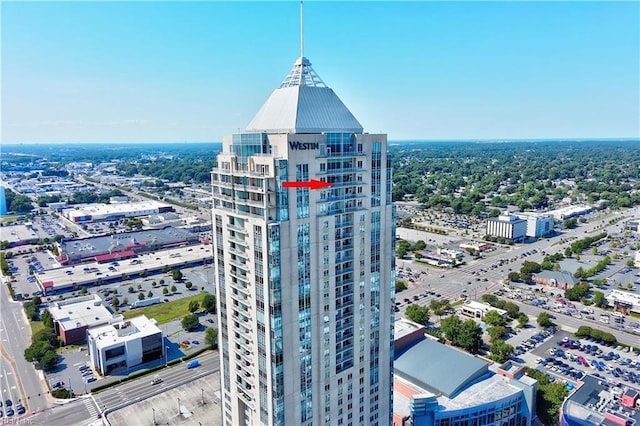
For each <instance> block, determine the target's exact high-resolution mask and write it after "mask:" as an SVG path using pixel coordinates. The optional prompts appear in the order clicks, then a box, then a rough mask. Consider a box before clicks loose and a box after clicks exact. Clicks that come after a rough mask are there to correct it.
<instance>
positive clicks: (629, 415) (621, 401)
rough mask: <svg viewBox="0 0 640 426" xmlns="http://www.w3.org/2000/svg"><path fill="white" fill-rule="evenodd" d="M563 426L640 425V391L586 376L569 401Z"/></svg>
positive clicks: (564, 411) (563, 417) (561, 418)
mask: <svg viewBox="0 0 640 426" xmlns="http://www.w3.org/2000/svg"><path fill="white" fill-rule="evenodd" d="M559 420H560V421H559V424H560V426H591V425H593V426H613V425H625V426H632V425H638V424H640V389H639V388H637V387H634V386H632V385H629V384H622V383H613V382H610V381H608V380H607V379H604V378H601V377H595V376H591V375H589V376H585V377H583V378H582V379H581V381H580V382H578V386H577V387H576V390H575V391H574V392H573V393H572V394H571V395H569V397H567V399H565V401H564V403H563V404H562V408H561V410H560V419H559Z"/></svg>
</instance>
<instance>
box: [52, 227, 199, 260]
mask: <svg viewBox="0 0 640 426" xmlns="http://www.w3.org/2000/svg"><path fill="white" fill-rule="evenodd" d="M198 241H199V240H198V236H197V235H195V234H193V233H191V232H189V231H187V230H185V229H179V228H173V227H171V226H167V227H165V228H163V229H152V230H144V231H132V232H121V233H116V234H111V235H101V236H96V237H89V238H81V239H75V240H63V241H61V242H60V243H58V252H59V253H60V255H59V256H58V262H60V263H61V264H63V265H64V264H70V263H78V262H86V261H94V260H100V259H98V257H100V256H103V255H108V259H105V260H104V261H111V260H118V259H117V258H120V259H126V258H130V257H133V256H135V255H136V254H137V253H142V252H149V251H154V250H160V249H167V248H172V247H178V246H183V245H190V244H195V243H197V242H198Z"/></svg>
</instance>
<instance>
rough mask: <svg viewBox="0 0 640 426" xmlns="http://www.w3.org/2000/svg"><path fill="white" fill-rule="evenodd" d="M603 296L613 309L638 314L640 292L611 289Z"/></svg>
mask: <svg viewBox="0 0 640 426" xmlns="http://www.w3.org/2000/svg"><path fill="white" fill-rule="evenodd" d="M604 298H605V299H606V300H607V303H608V304H609V306H613V307H614V309H616V310H619V311H626V312H635V313H638V314H640V294H637V293H632V292H630V291H624V290H619V289H611V290H609V292H608V293H607V294H605V296H604Z"/></svg>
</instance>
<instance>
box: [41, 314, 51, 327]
mask: <svg viewBox="0 0 640 426" xmlns="http://www.w3.org/2000/svg"><path fill="white" fill-rule="evenodd" d="M40 320H41V321H42V323H43V324H44V325H45V327H48V328H53V317H52V316H51V313H50V312H49V310H48V309H45V310H44V311H42V313H41V314H40Z"/></svg>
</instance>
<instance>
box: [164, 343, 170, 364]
mask: <svg viewBox="0 0 640 426" xmlns="http://www.w3.org/2000/svg"><path fill="white" fill-rule="evenodd" d="M168 363H169V346H165V347H164V366H165V367H166V366H167V365H168Z"/></svg>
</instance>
